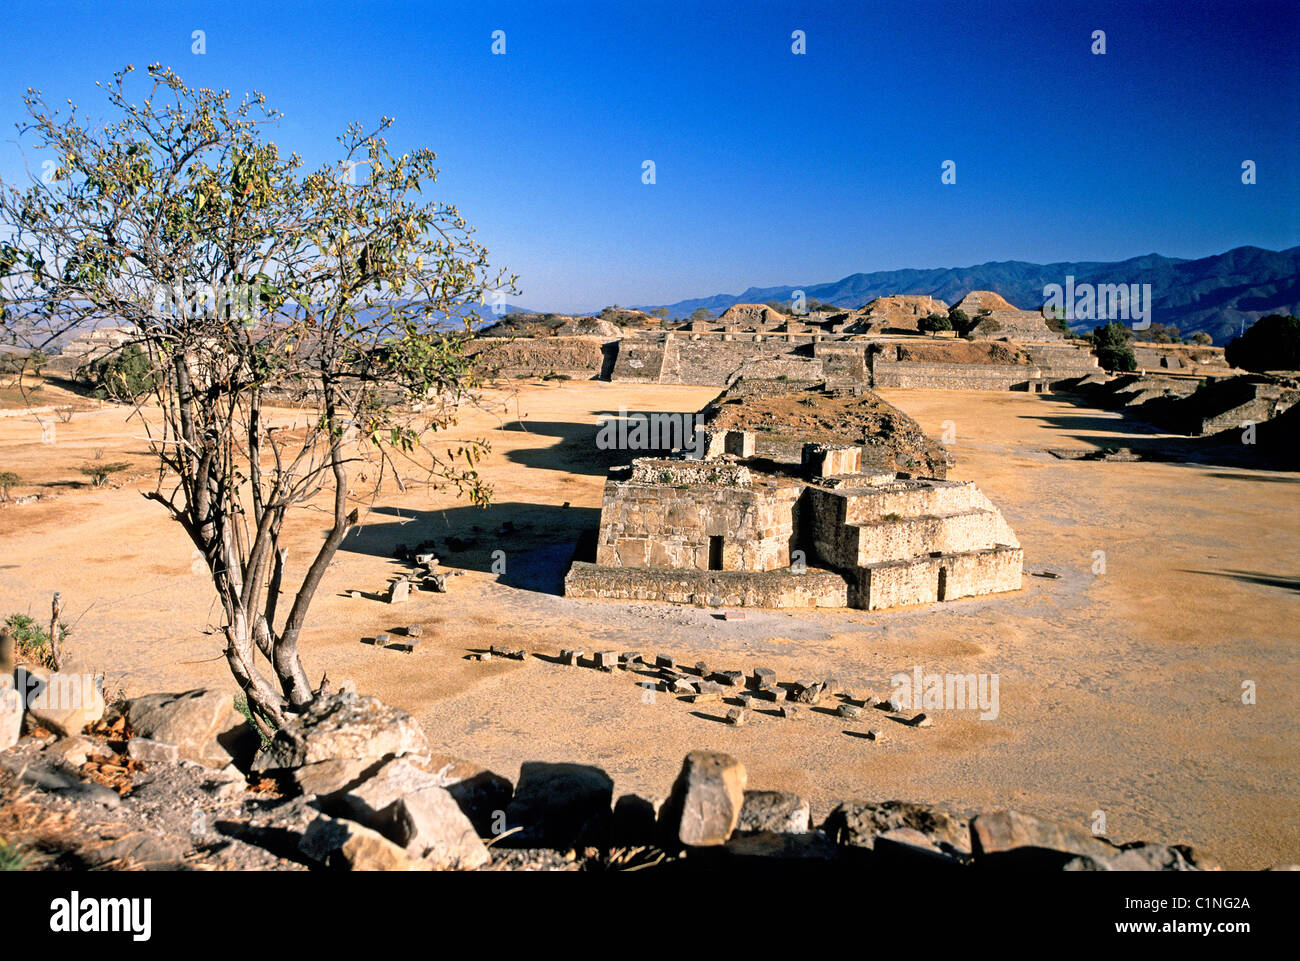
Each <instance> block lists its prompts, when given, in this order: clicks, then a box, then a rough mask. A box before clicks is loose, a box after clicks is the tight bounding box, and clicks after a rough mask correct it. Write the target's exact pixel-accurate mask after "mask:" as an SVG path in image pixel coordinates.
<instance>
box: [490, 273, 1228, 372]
mask: <svg viewBox="0 0 1300 961" xmlns="http://www.w3.org/2000/svg"><path fill="white" fill-rule="evenodd" d="M957 306H959V307H961V308H962V309H963V310H964V311H966V313H967V314H968V315H969V316H970V318H971V320H972V321H973V322H974V328H973V329H972V331H971V332H970V334H969V339H958V338H956V337H955V335H950V336H948V337H942V336H925V335H923V334H921V332H920V331H919V330H918V323H919V321H920V320H921V318H923V317H926V316H928V315H930V314H935V313H938V314H947V313H948V310H949V308H948V304H947V303H946V302H944V301H942V300H939V299H937V298H934V297H928V296H917V295H903V294H897V295H891V296H888V297H877V298H876V299H875V300H873V301H871V302H870V303H869V304H867V305H866V306H865V307H862V308H860V309H856V310H836V309H834V308H831V309H826V310H819V311H816V312H813V313H808V314H801V315H789V314H785V313H782V312H781V311H779V310H776V309H774V308H772V307H769V306H768V305H766V304H735V305H733V306H731V307H729V308H727V310H726V311H725V312H723V314H722V315H721V316H720V317H718V318H716V319H710V320H703V321H689V322H687V321H682V322H679V323H677V324H676V325H673V324H669V323H660V322H659V320H658V318H654V317H650V316H649V315H640V316H634V315H639V312H637V311H620V312H618V313H617V314H614V313H613V312H608V317H602V318H590V317H588V318H564V319H563V320H561V319H559V318H553V320H552V326H548V327H546V328H545V329H544V330H542V329H541V328H539V329H538V330H536V331H534V330H533V329H532V328H531V327H529V326H528V325H527V324H523V323H522V322H520V321H518V320H515V319H512V320H511V321H509V322H508V323H503V324H500V325H497V327H499V328H500V330H497V329H496V328H489V329H488V331H486V332H485V334H486V336H484V337H483V338H482V339H480V340H479V341H476V346H475V348H474V350H475V351H476V352H481V353H482V354H483V355H484V359H485V360H489V359H490V363H489V370H491V371H493V372H495V373H496V374H497V375H498V376H501V377H506V378H513V377H528V376H536V377H541V376H546V375H548V374H553V375H557V376H562V377H566V378H570V379H583V380H611V381H620V382H627V383H635V384H698V385H710V386H719V387H725V386H727V385H730V384H733V383H735V382H736V381H738V380H740V379H743V378H750V379H753V378H763V377H766V378H778V377H785V378H788V379H790V380H799V381H822V382H824V383H825V384H826V385H827V386H828V387H835V388H866V389H870V388H875V387H924V388H938V389H946V390H1030V391H1042V390H1046V389H1048V388H1049V387H1050V385H1051V384H1053V383H1059V382H1061V381H1066V380H1074V379H1078V378H1082V377H1090V376H1093V375H1095V374H1097V373H1098V366H1097V359H1096V357H1094V356H1093V354H1092V352H1091V350H1090V348H1088V347H1087V346H1084V345H1082V344H1077V343H1067V342H1066V341H1065V338H1064V336H1063V335H1062V334H1060V333H1059V332H1057V331H1055V330H1053V329H1051V328H1050V327H1048V325H1047V322H1046V321H1045V320H1044V319H1043V318H1042V316H1041V315H1040V314H1038V313H1035V312H1033V311H1027V310H1020V309H1019V308H1017V307H1014V306H1013V305H1011V304H1010V303H1008V302H1007V301H1006V300H1005V299H1004V298H1002V297H1001V296H999V295H998V294H995V293H993V292H991V291H979V290H977V291H972V292H971V293H969V294H968V295H967V296H966V297H964V298H963V299H962V300H961V301H960V302H959V303H958V305H957ZM985 312H986V313H985ZM548 316H549V315H548ZM642 321H644V322H642ZM534 326H536V325H534ZM521 334H522V336H517V335H521ZM510 336H513V337H514V339H508V338H509V337H510ZM493 341H496V343H495V344H494V343H492V342H493ZM972 342H974V343H976V344H979V343H983V344H991V343H1006V344H1009V345H1010V346H1012V347H1015V348H1019V349H1020V350H1022V351H1023V353H1024V357H1023V358H1022V360H1023V362H1021V361H1016V362H1015V363H1014V364H1011V363H1005V364H1001V366H1000V369H995V368H999V362H998V361H996V359H990V358H989V357H986V356H983V355H980V354H979V353H978V352H971V351H969V350H967V349H966V348H969V347H970V346H971V345H972ZM917 344H928V345H933V346H934V347H935V348H936V351H937V349H938V348H939V347H940V346H942V345H948V347H949V348H950V351H949V354H948V355H947V356H942V355H940V354H939V353H937V352H936V351H932V352H931V354H932V355H931V356H929V357H926V358H921V357H918V356H916V353H917V352H916V351H915V350H911V351H904V350H902V349H901V348H903V347H906V346H907V345H917ZM1204 350H1207V351H1210V353H1209V354H1205V355H1204V357H1202V355H1199V354H1198V355H1196V357H1197V362H1198V363H1208V362H1212V358H1213V352H1214V348H1205V349H1204ZM1218 353H1219V354H1220V355H1221V353H1222V352H1221V351H1219V352H1218ZM1171 356H1172V355H1171ZM1189 356H1190V355H1189ZM1162 363H1163V364H1165V365H1167V366H1173V365H1175V364H1177V363H1179V361H1177V360H1176V359H1169V358H1166V359H1164V360H1163V361H1162Z"/></svg>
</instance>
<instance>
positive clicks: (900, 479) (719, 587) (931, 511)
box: [565, 428, 1023, 610]
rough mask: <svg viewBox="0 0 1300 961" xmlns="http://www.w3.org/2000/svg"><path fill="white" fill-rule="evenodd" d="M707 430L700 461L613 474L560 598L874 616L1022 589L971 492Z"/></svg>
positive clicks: (859, 451) (993, 523)
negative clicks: (795, 458)
mask: <svg viewBox="0 0 1300 961" xmlns="http://www.w3.org/2000/svg"><path fill="white" fill-rule="evenodd" d="M701 431H702V433H703V436H702V437H701V441H702V450H701V451H700V452H701V453H702V457H701V458H700V459H685V458H680V457H679V458H650V457H646V458H638V459H636V460H634V461H633V462H632V464H631V465H629V466H626V467H622V468H616V469H615V470H614V471H613V472H611V475H610V477H609V479H608V480H607V481H606V484H605V494H604V499H603V502H602V505H601V516H600V531H599V534H598V537H597V547H596V556H595V561H594V563H592V562H584V561H575V562H574V564H573V565H572V567H571V568H570V570H569V573H568V576H567V577H566V578H565V593H566V594H567V595H568V596H571V597H596V598H615V599H621V600H660V601H670V602H673V603H678V604H696V605H701V606H707V607H747V606H749V607H777V608H781V607H855V608H862V609H866V610H880V609H883V608H890V607H900V606H904V605H911V604H924V603H930V602H935V601H947V600H953V599H955V598H959V597H971V596H975V595H979V594H990V593H996V592H1001V591H1014V590H1018V589H1019V588H1020V585H1021V572H1022V564H1023V556H1022V552H1021V549H1020V544H1019V542H1018V541H1017V540H1016V536H1015V533H1014V532H1013V531H1012V530H1011V528H1010V526H1009V525H1008V524H1007V523H1006V521H1005V520H1004V519H1003V517H1002V514H1001V513H1000V512H999V511H998V509H997V508H996V507H994V506H993V505H992V504H991V503H990V502H989V501H988V499H987V498H986V497H984V495H983V494H982V493H980V491H979V490H978V489H977V488H976V487H975V485H974V484H972V483H970V482H969V481H946V480H939V479H936V478H926V477H918V476H914V475H912V474H908V473H901V472H897V471H892V470H878V469H871V468H867V469H864V465H863V454H864V450H863V448H862V447H861V446H858V445H852V444H826V443H817V442H809V443H805V444H803V445H802V447H801V455H802V456H801V458H800V462H799V463H798V464H797V465H783V464H779V463H777V462H775V461H772V460H769V459H766V458H761V459H760V458H759V457H756V456H755V452H756V448H757V441H756V438H755V434H754V433H753V432H749V431H742V430H711V429H706V428H701Z"/></svg>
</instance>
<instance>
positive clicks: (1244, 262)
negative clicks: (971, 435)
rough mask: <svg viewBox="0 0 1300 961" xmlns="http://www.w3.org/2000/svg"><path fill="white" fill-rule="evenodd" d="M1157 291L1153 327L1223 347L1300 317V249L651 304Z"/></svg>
mask: <svg viewBox="0 0 1300 961" xmlns="http://www.w3.org/2000/svg"><path fill="white" fill-rule="evenodd" d="M1067 275H1071V276H1073V277H1074V280H1075V284H1076V285H1078V284H1081V283H1091V284H1150V285H1151V298H1152V311H1151V322H1152V323H1157V324H1168V325H1171V326H1174V327H1177V328H1178V329H1179V331H1181V332H1182V334H1183V335H1184V336H1188V335H1191V334H1194V333H1197V332H1199V331H1205V332H1206V333H1208V334H1209V335H1210V336H1212V337H1213V338H1214V342H1215V343H1216V344H1223V343H1226V342H1227V341H1229V340H1231V339H1232V338H1233V337H1234V336H1236V335H1237V334H1238V333H1240V331H1241V326H1242V324H1243V323H1244V324H1245V325H1246V326H1247V327H1249V326H1250V325H1251V324H1252V323H1254V322H1255V321H1256V320H1258V319H1259V318H1260V317H1263V316H1265V315H1266V314H1275V313H1282V314H1293V315H1300V247H1292V248H1291V249H1289V250H1264V249H1262V248H1259V247H1237V248H1235V249H1233V250H1229V251H1228V252H1227V253H1222V254H1216V255H1215V256H1213V257H1202V258H1200V259H1198V260H1181V259H1179V258H1177V257H1162V256H1160V255H1159V254H1147V255H1146V256H1144V257H1134V258H1132V259H1131V260H1120V261H1115V262H1111V263H1105V262H1099V261H1083V262H1079V263H1056V264H1031V263H1027V262H1025V261H1023V260H1007V261H1000V262H996V263H987V264H979V265H978V266H975V267H941V268H934V269H931V270H882V271H876V272H874V273H869V274H850V275H849V276H847V277H845V278H844V279H842V280H837V281H835V282H834V283H827V284H803V285H793V286H789V287H751V288H749V289H748V290H746V291H745V292H744V293H741V294H737V295H734V296H733V295H731V294H714V295H713V296H712V297H697V298H695V299H692V300H680V301H678V302H677V303H675V304H651V305H647V306H645V307H643V308H642V309H643V310H649V309H653V308H656V307H667V308H668V312H669V316H671V317H679V318H682V317H687V316H689V315H690V314H691V312H692V311H694V310H696V309H697V308H699V307H705V308H708V309H709V310H710V311H712V312H714V313H715V314H717V313H719V312H721V311H723V310H726V309H727V308H728V307H730V306H731V305H732V304H751V303H760V304H761V303H766V302H768V301H773V300H775V301H786V300H789V299H790V297H791V295H792V294H793V292H794V291H795V290H802V291H803V292H804V295H805V296H806V297H807V298H809V299H813V298H815V299H817V300H820V301H822V302H824V303H828V304H834V305H835V306H837V307H861V306H863V305H864V304H866V303H867V302H868V301H870V300H873V299H874V298H876V297H883V296H885V295H887V294H928V295H929V296H931V297H937V298H939V299H940V300H944V301H947V302H948V303H949V304H955V303H956V302H957V301H958V300H960V299H961V298H962V297H964V296H965V295H966V294H968V293H969V292H970V291H972V290H992V291H994V292H996V293H999V294H1001V295H1002V296H1003V297H1005V298H1006V299H1007V300H1009V301H1011V303H1013V304H1015V305H1016V306H1017V307H1023V308H1025V309H1027V310H1037V309H1038V308H1039V307H1041V306H1042V305H1043V300H1044V298H1043V288H1044V287H1045V286H1046V285H1048V284H1061V285H1064V284H1065V278H1066V276H1067ZM1071 326H1072V327H1073V328H1074V329H1075V330H1079V331H1082V330H1085V329H1088V330H1091V329H1092V328H1093V327H1094V326H1096V322H1095V321H1091V322H1090V321H1082V322H1075V323H1073V324H1072V325H1071Z"/></svg>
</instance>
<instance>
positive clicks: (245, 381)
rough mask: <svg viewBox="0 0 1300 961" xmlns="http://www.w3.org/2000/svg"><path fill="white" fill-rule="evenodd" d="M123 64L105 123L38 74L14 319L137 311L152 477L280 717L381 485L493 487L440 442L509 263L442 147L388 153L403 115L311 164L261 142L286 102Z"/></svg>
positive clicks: (18, 331) (10, 260) (67, 319)
mask: <svg viewBox="0 0 1300 961" xmlns="http://www.w3.org/2000/svg"><path fill="white" fill-rule="evenodd" d="M132 72H133V71H132V68H131V67H127V68H126V69H124V70H123V71H121V72H119V73H118V74H116V75H115V77H114V79H113V80H112V81H111V82H110V83H109V84H107V85H105V93H106V95H107V98H108V103H107V105H106V109H99V108H97V109H96V110H94V111H93V114H94V116H95V118H96V121H97V122H96V123H95V125H94V128H92V124H91V121H90V119H89V118H86V117H84V116H83V115H82V114H81V112H80V111H79V110H78V108H77V107H76V106H75V105H74V106H72V107H71V109H66V110H61V111H57V112H56V111H55V110H54V109H52V108H51V107H49V106H48V105H47V104H46V102H45V101H44V99H43V97H42V96H41V94H40V92H39V91H36V90H29V91H28V93H27V96H26V106H27V112H28V120H27V121H26V122H25V123H24V124H23V125H22V126H21V128H20V130H21V132H22V134H23V135H24V136H27V137H30V138H31V140H32V141H34V147H35V149H36V150H37V151H38V152H39V153H40V154H41V156H48V157H51V158H53V159H54V160H55V163H56V164H57V166H56V168H55V170H54V173H53V179H52V180H51V181H50V182H48V183H46V182H45V181H44V180H43V179H33V181H32V182H31V183H30V184H29V185H25V186H21V187H20V186H17V185H14V184H4V185H0V223H3V224H4V230H3V231H0V237H3V238H4V239H3V241H0V292H2V293H0V296H3V297H4V298H5V299H6V300H7V302H6V303H0V308H6V309H5V310H4V311H3V312H4V316H5V317H6V318H7V319H6V320H5V321H4V324H5V328H6V329H5V330H4V333H5V334H6V335H7V336H8V337H10V338H11V339H14V340H15V341H16V342H24V343H26V344H27V345H28V346H30V347H40V346H44V345H47V344H49V343H51V342H53V341H54V340H55V339H56V338H58V337H59V336H61V335H63V334H65V333H67V332H68V331H70V330H73V329H77V328H82V329H85V328H87V327H92V326H93V325H94V324H95V323H96V322H97V321H98V320H101V319H102V318H104V317H113V318H115V319H116V321H117V322H119V323H122V324H125V325H131V326H133V327H134V328H135V329H136V330H137V334H136V337H135V342H136V343H137V344H139V346H140V348H141V351H142V353H143V355H144V356H145V357H146V358H147V359H148V361H149V364H150V368H151V371H152V373H153V374H154V375H155V376H154V378H153V380H152V381H151V386H150V389H149V390H148V392H147V394H146V396H145V397H143V398H140V399H138V400H137V403H138V404H140V405H145V404H147V405H148V406H149V407H150V408H151V413H150V415H149V416H147V417H140V418H139V423H140V425H141V426H140V429H141V430H143V431H145V432H146V434H147V436H148V439H149V445H150V450H151V452H152V454H153V456H154V457H155V459H156V461H157V466H158V473H157V476H158V483H157V486H156V488H155V489H153V490H151V491H149V492H148V493H147V495H146V496H148V497H149V498H150V499H152V500H154V501H156V502H157V503H159V504H160V505H162V506H163V507H164V508H165V509H166V510H167V512H168V513H169V514H170V516H171V517H172V518H173V519H174V520H175V521H176V522H177V523H179V524H180V526H181V527H182V529H183V530H184V531H185V533H186V534H187V535H188V537H189V538H190V540H191V541H192V542H193V544H194V547H195V549H196V551H197V552H198V555H199V556H201V557H202V558H203V562H204V563H205V565H206V567H207V569H208V571H209V573H210V577H211V582H212V585H213V588H214V590H215V592H216V595H217V600H218V603H219V604H220V607H221V611H222V631H223V635H224V645H223V648H224V649H223V653H224V656H225V659H226V662H227V664H228V666H229V668H230V670H231V672H232V673H233V675H234V677H235V679H236V681H237V683H238V684H239V686H240V688H241V689H242V690H243V692H244V693H245V695H246V696H247V699H248V704H249V705H250V707H251V708H252V711H253V713H254V715H255V716H256V717H257V718H258V719H259V720H260V721H261V722H262V723H263V726H264V727H271V726H275V725H279V724H282V723H284V722H285V721H286V720H287V719H288V718H289V717H291V716H292V715H294V714H295V713H297V712H300V711H301V710H303V709H304V708H305V707H306V706H307V705H308V704H310V703H311V702H312V700H313V699H314V698H315V697H317V696H318V695H319V693H320V691H321V689H322V687H323V685H317V686H316V687H313V686H312V685H311V683H310V682H309V681H308V678H307V672H306V671H305V670H304V667H303V664H302V661H301V658H300V656H299V646H298V644H299V637H300V635H301V632H302V629H303V626H304V624H305V623H306V622H307V616H308V611H309V609H310V607H311V604H312V600H313V598H314V596H315V594H316V591H317V589H318V588H319V586H320V584H321V580H322V578H323V577H324V575H325V572H326V569H327V568H328V567H329V565H330V562H331V561H332V560H333V558H334V556H335V554H336V552H337V551H338V549H339V547H340V545H341V544H342V543H343V539H344V537H345V536H346V534H347V533H348V532H349V531H350V530H352V529H353V528H354V527H355V526H356V525H357V524H358V523H359V521H360V519H361V512H362V511H363V510H365V509H367V508H368V506H369V504H370V503H372V502H373V499H374V497H375V496H377V494H378V493H379V491H380V490H381V489H383V487H384V485H386V484H391V483H394V482H396V483H398V484H400V483H401V480H402V477H403V476H404V475H405V476H408V477H409V476H417V477H419V478H421V479H425V478H427V479H428V480H429V482H430V483H432V484H435V485H440V486H449V487H451V488H452V489H454V490H455V491H457V492H459V493H460V494H462V495H464V496H466V497H468V498H469V499H470V501H471V502H472V503H475V504H479V505H482V504H485V503H486V502H487V500H488V499H489V497H490V494H491V489H490V487H489V486H488V485H487V484H486V482H485V481H484V479H483V478H482V477H481V476H480V475H479V472H478V460H479V457H480V455H481V454H482V452H483V451H484V450H485V449H486V444H485V443H483V442H481V441H480V442H473V443H463V444H461V443H458V444H455V445H453V446H451V447H450V448H442V449H435V448H434V447H433V446H432V445H431V444H430V443H428V440H429V437H430V435H431V434H432V433H433V432H436V431H437V430H439V429H441V428H443V427H446V426H448V425H450V424H451V423H453V422H454V420H455V417H456V412H457V408H458V405H459V402H460V401H461V400H462V399H463V397H464V395H465V393H466V392H467V391H471V390H472V389H473V388H474V386H475V384H476V382H477V380H476V373H475V369H474V366H473V362H472V360H471V358H470V357H469V356H468V355H467V354H466V343H467V337H466V335H465V334H464V333H463V332H462V331H461V330H460V327H459V324H460V322H461V321H463V322H464V323H465V325H466V327H467V328H468V329H470V330H472V329H473V328H474V326H475V324H476V322H477V321H478V319H479V318H478V314H477V313H476V307H477V306H478V305H480V304H482V303H484V302H485V301H486V300H487V297H488V295H490V294H492V293H494V292H496V291H501V292H503V293H516V292H517V291H516V290H515V285H514V279H515V278H514V277H513V276H510V277H507V276H506V275H505V274H503V273H501V272H494V271H492V270H491V269H490V268H489V264H488V252H487V250H486V249H484V248H483V247H482V246H481V245H479V244H478V243H476V242H475V241H474V239H473V231H472V228H470V227H469V226H468V225H467V224H466V222H465V220H464V219H463V218H462V217H461V215H460V213H459V211H458V210H457V209H456V208H455V207H454V206H452V205H450V204H447V203H444V202H441V201H438V200H432V199H428V193H429V190H430V188H431V187H432V185H433V184H434V183H435V182H436V179H437V174H438V170H437V168H436V166H435V157H434V154H433V153H431V152H430V151H428V150H424V149H421V150H415V151H412V152H411V153H407V154H402V155H401V156H395V155H393V154H392V153H391V152H390V151H389V149H388V145H387V143H386V140H385V136H384V135H385V133H386V131H387V130H388V128H389V127H390V126H391V124H392V121H391V120H390V119H388V118H384V119H382V120H381V121H380V123H379V125H378V127H377V128H376V129H375V130H374V131H373V132H367V131H364V130H363V129H362V128H361V127H360V126H359V125H356V124H354V125H352V126H350V127H349V128H348V129H347V131H346V132H345V133H344V134H343V135H342V136H341V137H340V138H339V144H340V151H339V158H338V160H337V161H336V162H334V163H328V164H325V165H323V166H321V167H319V168H318V169H316V170H313V171H311V172H306V171H304V169H303V164H302V161H301V159H300V158H299V157H298V156H297V155H296V154H291V155H289V156H287V157H286V156H283V155H282V154H281V152H280V150H279V148H278V147H277V146H276V144H275V143H274V142H273V141H271V140H270V139H268V138H267V136H266V134H267V131H268V127H269V126H270V125H271V124H273V123H275V122H276V121H277V120H278V117H279V115H278V114H277V113H275V112H274V111H272V110H271V109H269V108H268V106H267V104H266V100H265V98H264V97H263V96H262V95H261V94H257V93H253V94H249V95H246V96H245V97H244V98H243V99H242V100H240V101H238V102H233V101H232V100H231V98H230V94H229V93H228V92H226V91H222V92H216V91H212V90H207V89H200V90H196V89H193V88H191V87H188V86H186V85H185V84H184V83H183V82H182V81H181V80H180V78H179V77H177V76H176V75H175V74H174V73H173V72H172V71H171V70H169V69H166V68H164V67H162V66H160V65H156V64H155V65H153V66H151V67H149V69H148V80H147V82H146V83H145V84H144V85H143V89H141V90H137V91H133V92H131V93H128V89H127V88H128V78H129V76H130V74H131V73H132ZM101 116H104V117H105V118H106V119H105V121H99V118H100V117H101ZM101 124H102V125H101ZM29 167H30V168H32V169H39V168H40V167H41V165H40V164H39V163H32V164H29ZM169 291H175V292H178V295H177V296H173V297H170V298H169V297H167V296H163V295H164V294H166V292H169ZM196 291H197V292H196ZM218 291H219V292H220V295H219V296H216V295H215V294H216V292H218ZM10 308H11V309H10ZM19 315H21V316H23V317H24V318H25V322H24V323H23V324H22V325H21V326H20V325H18V324H16V323H15V322H14V321H13V320H12V318H14V317H16V316H19ZM32 318H36V319H37V321H38V322H37V323H36V324H35V325H34V326H33V324H32V323H31V319H32ZM272 392H274V394H273V395H272ZM272 396H274V399H275V402H276V406H277V408H280V409H279V410H275V409H272V408H271V405H270V402H271V399H272ZM283 408H296V410H294V411H291V412H290V413H291V414H292V416H289V415H286V414H285V413H284V412H283ZM290 428H292V429H290ZM362 474H364V476H365V479H364V480H363V478H362V476H361V475H362ZM322 513H323V516H324V519H325V523H324V524H322V523H321V518H322ZM295 518H300V520H295ZM298 523H300V524H303V525H306V526H307V527H308V528H310V529H312V530H319V529H320V528H321V527H322V526H323V527H324V528H325V531H324V533H323V536H322V537H321V540H320V541H319V543H317V544H316V545H315V546H314V547H313V548H312V549H311V550H310V551H308V553H307V554H306V556H304V557H291V556H290V553H289V550H288V548H287V547H286V546H285V545H286V544H287V542H288V541H287V539H286V538H282V534H283V532H284V531H285V528H286V526H289V525H293V524H298ZM295 585H296V586H295Z"/></svg>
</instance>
